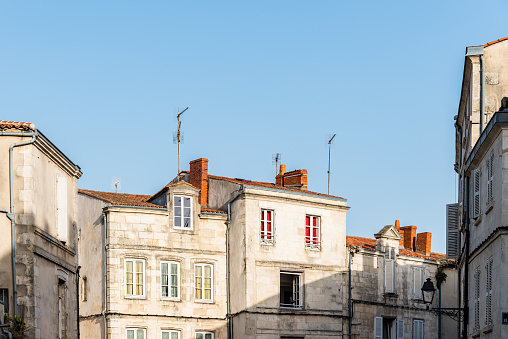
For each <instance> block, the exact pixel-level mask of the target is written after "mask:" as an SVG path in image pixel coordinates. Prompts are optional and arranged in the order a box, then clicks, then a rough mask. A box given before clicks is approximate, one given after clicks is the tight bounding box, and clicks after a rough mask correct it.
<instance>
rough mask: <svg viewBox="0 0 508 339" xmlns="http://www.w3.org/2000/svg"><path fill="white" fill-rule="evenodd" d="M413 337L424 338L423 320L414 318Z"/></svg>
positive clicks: (416, 338) (415, 338) (414, 338)
mask: <svg viewBox="0 0 508 339" xmlns="http://www.w3.org/2000/svg"><path fill="white" fill-rule="evenodd" d="M413 339H423V320H413Z"/></svg>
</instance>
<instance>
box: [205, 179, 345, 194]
mask: <svg viewBox="0 0 508 339" xmlns="http://www.w3.org/2000/svg"><path fill="white" fill-rule="evenodd" d="M208 177H209V178H212V179H215V180H223V181H229V182H232V183H235V184H239V185H246V186H257V187H266V188H273V189H278V190H284V191H291V192H298V193H307V194H312V195H318V196H322V197H330V198H339V199H344V198H342V197H338V196H335V195H328V194H323V193H317V192H312V191H303V190H299V189H296V188H289V187H284V186H281V185H276V184H272V183H270V182H263V181H250V180H239V179H233V178H228V177H220V176H217V175H211V174H209V175H208Z"/></svg>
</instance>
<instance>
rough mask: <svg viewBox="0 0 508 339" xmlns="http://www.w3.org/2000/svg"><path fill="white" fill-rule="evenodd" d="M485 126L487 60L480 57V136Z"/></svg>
mask: <svg viewBox="0 0 508 339" xmlns="http://www.w3.org/2000/svg"><path fill="white" fill-rule="evenodd" d="M484 126H485V59H483V54H482V55H480V135H481V134H482V132H483V129H484Z"/></svg>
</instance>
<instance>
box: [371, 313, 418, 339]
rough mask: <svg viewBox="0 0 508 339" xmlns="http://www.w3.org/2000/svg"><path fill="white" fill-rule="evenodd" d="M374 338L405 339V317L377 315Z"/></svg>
mask: <svg viewBox="0 0 508 339" xmlns="http://www.w3.org/2000/svg"><path fill="white" fill-rule="evenodd" d="M383 333H384V336H383ZM374 338H375V339H383V338H394V339H395V338H397V339H404V319H395V318H383V317H375V318H374ZM422 339H423V338H422Z"/></svg>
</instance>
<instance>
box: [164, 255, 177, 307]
mask: <svg viewBox="0 0 508 339" xmlns="http://www.w3.org/2000/svg"><path fill="white" fill-rule="evenodd" d="M161 297H162V298H167V299H179V298H180V264H179V263H177V262H171V261H163V262H161Z"/></svg>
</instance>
